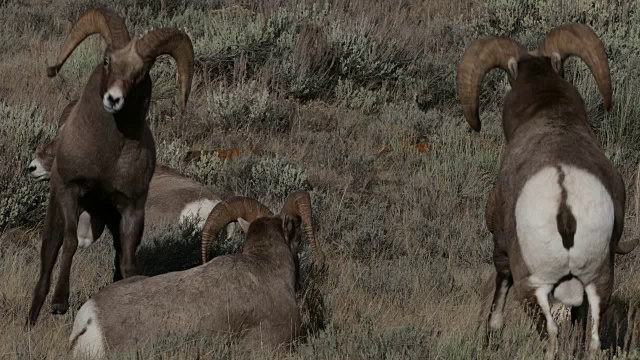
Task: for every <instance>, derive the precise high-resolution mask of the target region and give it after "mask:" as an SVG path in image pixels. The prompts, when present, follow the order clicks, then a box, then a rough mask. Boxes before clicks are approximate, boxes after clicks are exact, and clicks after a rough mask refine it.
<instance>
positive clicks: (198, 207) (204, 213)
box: [179, 199, 220, 228]
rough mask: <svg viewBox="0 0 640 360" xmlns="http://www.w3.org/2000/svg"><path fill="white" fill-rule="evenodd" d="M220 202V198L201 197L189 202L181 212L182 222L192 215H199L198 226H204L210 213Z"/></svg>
mask: <svg viewBox="0 0 640 360" xmlns="http://www.w3.org/2000/svg"><path fill="white" fill-rule="evenodd" d="M219 202H220V200H209V199H200V200H196V201H194V202H190V203H188V204H187V205H186V206H185V207H184V208H183V209H182V212H180V220H179V221H180V222H184V221H185V220H186V219H188V218H190V217H195V216H197V217H198V228H202V227H203V226H204V222H205V221H206V220H207V217H208V216H209V213H210V212H211V210H213V208H214V207H215V206H216V205H217V204H218V203H219Z"/></svg>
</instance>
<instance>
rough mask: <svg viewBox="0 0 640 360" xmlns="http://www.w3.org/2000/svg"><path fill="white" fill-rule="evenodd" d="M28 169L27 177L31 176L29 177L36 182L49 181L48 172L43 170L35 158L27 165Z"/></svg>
mask: <svg viewBox="0 0 640 360" xmlns="http://www.w3.org/2000/svg"><path fill="white" fill-rule="evenodd" d="M28 169H29V175H31V177H32V178H34V179H35V180H36V181H45V180H49V172H48V171H47V170H45V168H44V166H42V163H41V162H40V160H38V159H37V158H36V159H33V160H32V161H31V162H30V163H29V167H28Z"/></svg>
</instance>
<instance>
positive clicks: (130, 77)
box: [28, 8, 193, 325]
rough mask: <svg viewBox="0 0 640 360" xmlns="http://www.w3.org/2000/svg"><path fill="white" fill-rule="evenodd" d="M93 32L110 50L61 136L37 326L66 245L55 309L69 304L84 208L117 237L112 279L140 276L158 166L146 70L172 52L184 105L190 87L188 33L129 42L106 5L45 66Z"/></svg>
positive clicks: (78, 25) (90, 13)
mask: <svg viewBox="0 0 640 360" xmlns="http://www.w3.org/2000/svg"><path fill="white" fill-rule="evenodd" d="M92 34H100V35H101V36H102V38H103V39H104V40H105V42H106V45H107V47H106V49H105V52H104V56H103V59H104V60H103V63H102V64H99V65H97V66H96V67H95V69H94V71H93V73H92V74H91V76H90V78H89V80H88V81H87V83H86V85H85V87H84V90H83V92H82V95H81V97H80V99H79V100H78V102H77V103H76V104H75V106H73V109H72V110H71V111H70V113H69V117H68V120H67V121H66V122H65V124H64V127H63V128H62V129H61V130H60V132H59V133H58V135H57V142H58V144H57V145H56V149H55V160H54V162H53V165H52V168H51V188H50V192H49V205H48V209H47V215H46V217H45V224H44V229H43V232H42V250H41V259H40V275H39V278H38V282H37V284H36V287H35V290H34V294H33V301H32V303H31V308H30V310H29V319H28V320H29V323H30V324H32V325H33V324H35V323H36V321H37V319H38V315H39V313H40V309H41V307H42V304H43V303H44V300H45V298H46V296H47V294H48V292H49V286H50V280H51V272H52V269H53V266H54V264H55V262H56V258H57V256H58V252H59V250H60V248H61V247H62V249H63V250H62V257H61V266H60V276H59V278H58V283H57V286H56V288H55V293H54V296H53V300H52V312H53V313H54V314H64V313H65V312H66V311H67V309H68V299H69V272H70V270H71V261H72V258H73V255H74V254H75V252H76V249H77V247H78V238H77V224H78V217H79V215H80V213H81V211H82V210H85V211H87V212H88V213H89V214H90V215H91V217H97V218H101V219H102V220H103V221H104V222H105V224H106V226H107V227H108V228H109V230H110V231H111V233H112V234H113V238H114V247H115V250H116V255H115V271H114V276H113V278H114V280H119V279H121V278H123V277H124V278H127V277H130V276H133V275H136V274H137V273H138V270H137V266H136V259H135V252H136V248H137V247H138V244H139V242H140V238H141V237H142V232H143V228H144V207H145V202H146V198H147V191H148V188H149V182H150V181H151V177H152V175H153V173H154V169H155V163H156V152H155V144H154V140H153V136H152V134H151V131H150V129H149V126H148V125H147V124H146V122H145V117H146V114H147V111H148V108H149V102H150V100H151V78H150V76H149V70H150V68H151V66H153V64H154V62H155V60H156V58H157V57H158V56H160V55H163V54H168V55H171V56H172V57H173V58H174V59H175V60H176V63H177V67H178V73H179V77H180V92H181V97H180V108H181V109H182V110H184V107H185V105H186V103H187V99H188V97H189V91H190V88H191V78H192V75H193V46H192V44H191V40H190V39H189V36H188V35H187V34H185V33H184V32H182V31H179V30H177V29H158V30H153V31H151V32H149V33H147V34H146V35H144V36H143V37H142V38H140V39H133V40H132V39H131V38H130V36H129V32H128V31H127V28H126V27H125V23H124V20H123V19H122V18H121V17H120V16H118V15H117V14H116V13H114V12H113V11H111V10H108V9H104V8H100V9H89V10H87V11H85V12H84V13H83V14H82V15H81V16H80V18H79V19H78V20H77V21H76V22H75V23H74V24H73V26H72V28H71V31H70V33H69V35H68V36H67V38H66V40H65V42H64V44H63V45H62V48H61V51H60V53H59V55H58V58H57V62H56V64H55V65H53V66H50V67H49V68H48V69H47V74H48V76H49V77H53V76H55V75H56V74H57V73H58V71H59V70H60V68H61V67H62V65H63V64H64V63H65V61H66V60H67V58H68V57H69V56H70V55H71V53H72V52H73V50H74V49H75V48H76V46H78V45H79V44H80V43H81V42H82V41H83V40H84V39H85V38H86V37H87V36H89V35H92Z"/></svg>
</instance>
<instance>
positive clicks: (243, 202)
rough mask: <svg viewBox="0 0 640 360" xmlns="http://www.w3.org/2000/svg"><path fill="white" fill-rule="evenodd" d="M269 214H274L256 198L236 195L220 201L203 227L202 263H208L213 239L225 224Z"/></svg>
mask: <svg viewBox="0 0 640 360" xmlns="http://www.w3.org/2000/svg"><path fill="white" fill-rule="evenodd" d="M267 216H273V213H272V212H271V210H269V208H268V207H266V206H264V205H263V204H261V203H260V202H258V201H257V200H255V199H251V198H247V197H243V196H234V197H232V198H229V199H227V200H225V201H222V202H220V203H218V204H217V205H216V206H215V207H214V208H213V210H211V212H210V213H209V216H208V217H207V220H206V221H205V223H204V226H203V227H202V263H203V264H204V263H206V262H207V259H208V257H209V248H210V247H211V245H210V244H211V240H216V239H217V238H218V234H219V233H220V231H222V229H224V227H225V226H227V225H228V224H230V223H232V222H234V221H238V220H239V219H243V220H245V221H247V222H249V223H251V222H253V221H254V220H256V219H258V218H261V217H267Z"/></svg>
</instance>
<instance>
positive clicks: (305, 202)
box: [280, 191, 325, 266]
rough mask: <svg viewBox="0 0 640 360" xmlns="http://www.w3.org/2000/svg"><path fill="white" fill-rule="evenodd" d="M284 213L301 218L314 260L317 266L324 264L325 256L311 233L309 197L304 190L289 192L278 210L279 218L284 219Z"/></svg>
mask: <svg viewBox="0 0 640 360" xmlns="http://www.w3.org/2000/svg"><path fill="white" fill-rule="evenodd" d="M286 214H289V215H293V216H296V217H298V218H300V219H301V220H302V224H303V225H304V233H305V235H306V236H307V240H308V241H309V245H310V247H311V251H312V252H313V255H314V256H315V257H316V261H317V263H318V265H319V266H324V263H325V256H324V252H323V251H322V247H321V246H320V245H319V243H318V241H317V240H316V238H315V236H314V235H313V223H312V220H311V219H312V216H311V197H310V196H309V193H308V192H306V191H297V192H294V193H291V194H289V196H288V197H287V199H286V200H285V202H284V206H283V207H282V210H281V211H280V218H281V219H284V216H285V215H286Z"/></svg>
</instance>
